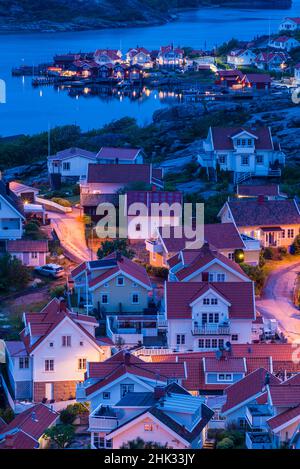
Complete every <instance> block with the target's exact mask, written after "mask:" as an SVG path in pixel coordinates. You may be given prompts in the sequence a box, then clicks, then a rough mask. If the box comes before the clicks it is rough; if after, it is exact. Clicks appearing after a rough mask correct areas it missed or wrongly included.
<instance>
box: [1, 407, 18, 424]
mask: <svg viewBox="0 0 300 469" xmlns="http://www.w3.org/2000/svg"><path fill="white" fill-rule="evenodd" d="M0 418H2V419H3V420H4V422H5V423H10V422H11V421H12V420H13V419H14V418H15V414H14V411H13V410H12V409H11V408H10V407H6V408H5V409H0Z"/></svg>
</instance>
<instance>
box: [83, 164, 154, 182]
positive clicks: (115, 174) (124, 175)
mask: <svg viewBox="0 0 300 469" xmlns="http://www.w3.org/2000/svg"><path fill="white" fill-rule="evenodd" d="M151 172H152V166H151V165H150V164H137V165H132V164H115V165H112V164H89V166H88V175H87V182H88V183H112V184H113V183H115V184H124V185H126V184H130V183H134V182H144V183H146V184H151V179H152V177H151Z"/></svg>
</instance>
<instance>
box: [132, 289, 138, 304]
mask: <svg viewBox="0 0 300 469" xmlns="http://www.w3.org/2000/svg"><path fill="white" fill-rule="evenodd" d="M134 296H137V301H133V298H134ZM131 303H132V304H133V305H139V304H140V295H139V294H138V293H137V292H132V294H131Z"/></svg>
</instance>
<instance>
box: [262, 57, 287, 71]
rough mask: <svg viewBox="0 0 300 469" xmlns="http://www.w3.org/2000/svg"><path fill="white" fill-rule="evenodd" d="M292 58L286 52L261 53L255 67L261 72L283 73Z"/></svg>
mask: <svg viewBox="0 0 300 469" xmlns="http://www.w3.org/2000/svg"><path fill="white" fill-rule="evenodd" d="M289 60H290V56H289V55H288V54H287V53H286V52H260V53H259V54H258V55H257V57H256V59H255V65H256V67H257V68H259V69H260V70H265V71H268V72H269V71H272V72H282V71H283V70H284V69H285V68H286V67H287V62H288V61H289Z"/></svg>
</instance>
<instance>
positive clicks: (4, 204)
mask: <svg viewBox="0 0 300 469" xmlns="http://www.w3.org/2000/svg"><path fill="white" fill-rule="evenodd" d="M24 220H25V215H24V209H23V203H22V201H21V199H20V198H19V197H18V196H16V195H15V193H14V192H13V191H12V190H11V189H10V187H9V183H8V182H7V183H4V182H3V181H2V180H0V244H1V245H2V246H3V249H5V241H6V240H13V239H21V238H22V234H23V222H24Z"/></svg>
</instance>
